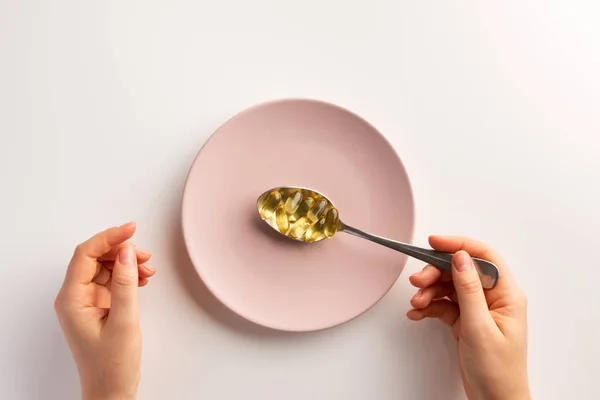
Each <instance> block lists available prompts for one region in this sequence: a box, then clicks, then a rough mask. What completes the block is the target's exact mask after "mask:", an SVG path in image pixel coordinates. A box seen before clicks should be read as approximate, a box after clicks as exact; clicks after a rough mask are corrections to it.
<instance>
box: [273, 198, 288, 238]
mask: <svg viewBox="0 0 600 400" xmlns="http://www.w3.org/2000/svg"><path fill="white" fill-rule="evenodd" d="M284 208H285V207H284V205H283V204H281V203H280V204H279V205H278V206H277V209H276V210H275V222H276V224H277V230H278V231H279V232H281V233H283V234H284V235H287V233H288V231H289V230H290V221H289V220H288V216H287V214H286V212H285V209H284Z"/></svg>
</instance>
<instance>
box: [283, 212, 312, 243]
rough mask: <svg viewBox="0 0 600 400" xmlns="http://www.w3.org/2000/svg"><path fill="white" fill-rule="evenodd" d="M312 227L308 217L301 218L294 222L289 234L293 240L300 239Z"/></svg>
mask: <svg viewBox="0 0 600 400" xmlns="http://www.w3.org/2000/svg"><path fill="white" fill-rule="evenodd" d="M310 225H311V223H310V221H309V220H308V219H306V217H301V218H300V219H298V220H297V221H296V222H294V225H292V227H291V228H290V232H289V233H288V235H289V237H291V238H293V239H300V238H301V237H302V236H303V235H304V232H306V230H307V229H308V228H310Z"/></svg>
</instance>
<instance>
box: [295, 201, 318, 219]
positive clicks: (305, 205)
mask: <svg viewBox="0 0 600 400" xmlns="http://www.w3.org/2000/svg"><path fill="white" fill-rule="evenodd" d="M314 202H315V201H314V200H313V198H312V197H306V198H305V199H304V200H302V203H300V205H299V206H298V208H297V209H296V211H295V212H294V213H293V214H292V215H290V221H291V222H294V221H297V220H299V219H300V218H302V217H305V216H306V214H307V213H308V210H310V208H311V207H312V205H313V203H314Z"/></svg>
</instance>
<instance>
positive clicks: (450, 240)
mask: <svg viewBox="0 0 600 400" xmlns="http://www.w3.org/2000/svg"><path fill="white" fill-rule="evenodd" d="M429 244H431V247H433V248H434V249H435V250H438V251H443V252H447V253H456V252H458V251H460V250H464V251H466V252H467V253H469V255H470V256H471V257H477V258H482V259H484V260H488V261H491V262H493V263H494V264H495V265H496V266H497V267H498V270H499V273H500V275H499V277H498V283H497V284H496V286H495V287H494V288H493V289H488V290H485V296H486V300H487V304H488V306H493V305H498V306H499V305H500V304H501V303H502V302H509V303H511V304H512V303H514V302H516V300H517V299H518V298H520V297H522V296H520V294H521V293H522V291H521V289H520V288H519V285H517V282H516V281H515V279H514V278H513V276H512V274H511V273H510V270H509V269H508V267H507V265H506V263H505V262H504V260H502V257H501V256H500V255H499V254H498V253H497V252H496V250H494V249H493V248H492V247H491V246H489V245H488V244H486V243H483V242H480V241H478V240H475V239H471V238H468V237H464V236H439V235H432V236H430V237H429Z"/></svg>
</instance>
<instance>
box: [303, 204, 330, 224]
mask: <svg viewBox="0 0 600 400" xmlns="http://www.w3.org/2000/svg"><path fill="white" fill-rule="evenodd" d="M326 207H327V200H325V199H323V198H321V199H320V200H316V202H315V205H314V206H312V208H311V209H310V210H308V213H307V214H306V216H307V217H308V219H309V220H310V221H311V222H317V221H318V220H319V217H320V216H321V214H323V212H324V211H325V208H326Z"/></svg>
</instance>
